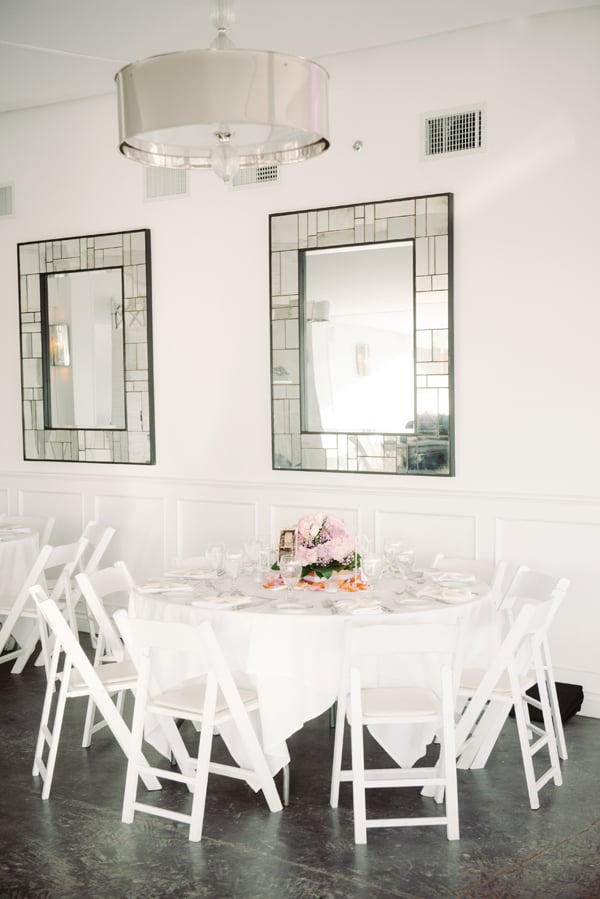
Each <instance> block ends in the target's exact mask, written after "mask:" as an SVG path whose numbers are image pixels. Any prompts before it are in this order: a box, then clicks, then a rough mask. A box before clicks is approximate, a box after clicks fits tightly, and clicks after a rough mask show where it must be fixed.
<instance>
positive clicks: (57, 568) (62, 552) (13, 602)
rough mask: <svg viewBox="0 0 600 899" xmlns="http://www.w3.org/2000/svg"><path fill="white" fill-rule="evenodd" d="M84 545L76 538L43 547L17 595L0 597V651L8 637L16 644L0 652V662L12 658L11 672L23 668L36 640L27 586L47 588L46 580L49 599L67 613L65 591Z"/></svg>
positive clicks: (35, 617)
mask: <svg viewBox="0 0 600 899" xmlns="http://www.w3.org/2000/svg"><path fill="white" fill-rule="evenodd" d="M86 545H87V541H86V540H84V539H83V538H80V539H79V540H78V541H77V542H76V543H65V544H62V545H61V546H49V545H46V546H43V547H42V548H41V550H40V552H39V554H38V557H37V559H36V560H35V562H34V564H33V566H32V568H31V570H30V571H29V574H28V575H27V577H26V578H25V581H24V583H23V586H22V587H21V589H20V590H19V593H18V594H17V596H16V597H12V598H11V597H6V598H3V599H0V615H6V618H5V621H4V623H3V625H2V629H1V630H0V653H1V652H2V650H3V649H4V647H5V646H6V644H7V642H8V640H9V638H10V637H11V636H12V637H13V638H14V639H15V641H16V643H17V644H18V645H17V648H16V649H12V650H11V651H9V652H6V653H4V654H3V655H1V656H0V662H8V661H11V660H12V659H14V660H15V664H14V665H13V667H12V673H13V674H20V673H21V672H22V671H23V668H24V667H25V665H26V664H27V661H28V659H29V657H30V656H31V654H32V653H33V651H34V649H35V646H36V644H37V642H38V639H39V630H38V627H37V617H38V616H37V611H36V608H35V606H34V604H33V603H32V601H31V598H30V595H29V589H30V587H32V586H33V585H35V584H41V585H43V586H44V587H47V585H48V582H50V583H51V584H52V590H51V594H50V595H51V598H52V599H53V600H54V601H55V602H56V603H57V604H59V605H60V606H61V608H62V609H64V610H65V612H66V613H67V614H68V591H69V588H70V581H71V577H72V575H73V571H74V570H75V567H76V565H77V563H78V561H79V559H80V558H81V556H82V554H83V552H84V551H85V548H86ZM24 620H29V621H30V622H32V626H31V627H29V628H27V629H26V630H25V631H24V632H23V634H21V632H20V625H22V624H23V622H24Z"/></svg>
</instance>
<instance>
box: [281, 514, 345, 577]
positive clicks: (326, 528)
mask: <svg viewBox="0 0 600 899" xmlns="http://www.w3.org/2000/svg"><path fill="white" fill-rule="evenodd" d="M296 531H297V547H296V555H297V557H298V559H299V560H300V561H301V562H302V564H303V566H305V567H308V566H311V565H314V566H315V567H333V566H335V565H339V566H344V565H351V564H353V562H354V553H355V543H354V540H353V539H352V538H351V537H349V536H348V534H347V533H346V529H345V527H344V522H343V521H342V520H341V519H339V518H335V516H333V515H324V514H323V513H322V512H320V513H318V514H317V515H305V516H304V517H303V518H301V519H300V521H299V522H298V524H297V526H296Z"/></svg>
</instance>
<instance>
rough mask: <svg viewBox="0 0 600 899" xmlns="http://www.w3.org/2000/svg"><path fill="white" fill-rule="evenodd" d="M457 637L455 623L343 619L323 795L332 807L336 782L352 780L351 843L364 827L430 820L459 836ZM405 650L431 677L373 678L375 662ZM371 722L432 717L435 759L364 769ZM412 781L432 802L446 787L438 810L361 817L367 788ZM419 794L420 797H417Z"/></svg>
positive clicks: (400, 656)
mask: <svg viewBox="0 0 600 899" xmlns="http://www.w3.org/2000/svg"><path fill="white" fill-rule="evenodd" d="M458 639H459V628H458V625H456V624H453V625H447V624H446V625H432V624H427V625H425V624H397V625H396V624H391V623H386V625H367V626H351V623H350V625H349V627H348V631H347V640H346V650H345V661H344V666H343V668H344V672H343V674H342V682H341V688H340V693H339V697H338V712H337V721H336V731H335V741H334V754H333V768H332V777H331V795H330V802H331V806H332V807H333V808H337V806H338V801H339V790H340V782H341V781H352V795H353V806H354V841H355V842H356V843H366V842H367V829H368V828H373V827H410V826H417V825H433V824H440V825H445V826H446V833H447V836H448V839H449V840H457V839H459V823H458V794H457V783H456V754H455V743H454V705H455V671H454V666H455V659H456V653H457V651H458ZM369 657H371V658H370V659H369ZM407 657H408V658H410V664H411V667H413V666H416V665H419V664H423V665H425V667H426V668H431V669H432V670H431V675H430V676H431V680H430V681H429V678H427V681H428V685H427V686H425V685H423V686H419V685H418V684H412V683H411V678H409V677H405V678H402V677H400V678H398V679H397V680H399V682H398V683H395V684H393V685H390V686H385V685H384V686H379V685H378V681H379V669H380V668H381V669H382V670H383V668H385V669H386V671H388V672H389V671H391V670H393V668H392V667H390V663H391V665H393V664H394V662H395V660H396V659H397V660H398V664H400V665H401V664H402V662H403V663H404V665H406V659H407ZM419 657H420V659H419ZM425 660H426V661H425ZM361 669H363V670H361ZM365 672H368V673H365ZM394 680H396V679H394ZM402 680H404V683H403V682H402ZM371 681H372V682H371ZM429 684H430V685H429ZM346 718H347V719H348V722H349V724H350V738H351V750H352V764H351V768H350V769H342V748H343V738H344V723H345V719H346ZM377 724H403V725H404V724H413V725H423V724H425V725H434V727H435V729H436V733H437V736H438V739H439V742H440V754H439V758H438V761H437V763H436V764H435V765H431V766H428V767H414V768H372V769H367V770H365V763H364V745H363V727H364V726H368V725H377ZM417 786H418V787H425V788H433V791H434V795H435V799H436V801H437V802H438V803H441V802H442V801H443V799H444V793H445V806H446V807H445V814H443V815H430V816H423V817H417V816H411V817H398V818H368V817H367V807H366V790H367V789H374V788H387V787H417ZM422 801H423V802H426V801H427V800H426V799H425V798H423V800H422Z"/></svg>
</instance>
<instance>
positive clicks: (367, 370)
mask: <svg viewBox="0 0 600 899" xmlns="http://www.w3.org/2000/svg"><path fill="white" fill-rule="evenodd" d="M356 374H357V375H359V376H360V377H366V376H367V375H370V374H371V347H370V345H369V344H368V343H357V344H356Z"/></svg>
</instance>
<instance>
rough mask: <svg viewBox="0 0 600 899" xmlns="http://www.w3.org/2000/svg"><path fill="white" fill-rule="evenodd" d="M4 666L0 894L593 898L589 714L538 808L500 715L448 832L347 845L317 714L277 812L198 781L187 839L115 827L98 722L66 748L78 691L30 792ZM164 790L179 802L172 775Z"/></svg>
mask: <svg viewBox="0 0 600 899" xmlns="http://www.w3.org/2000/svg"><path fill="white" fill-rule="evenodd" d="M9 669H10V665H6V664H5V665H0V707H1V709H2V741H1V749H0V782H1V791H2V792H1V798H0V807H1V812H2V814H1V815H0V897H3V899H4V897H11V899H25V897H27V899H70V897H77V899H82V897H94V899H104V897H107V899H108V897H110V899H114V897H123V899H125V897H127V899H138V897H139V899H142V897H143V899H152V897H173V899H179V897H193V896H206V897H215V899H288V897H289V899H334V897H335V899H337V897H350V899H355V897H356V899H376V897H404V899H409V897H410V899H445V897H460V899H476V897H486V899H513V897H514V899H516V897H527V899H533V897H540V899H541V897H544V899H554V897H556V899H583V897H586V899H592V897H594V899H598V897H600V856H599V848H600V720H596V719H591V718H584V717H581V716H578V717H577V718H575V719H573V720H571V721H570V722H569V723H568V725H567V728H566V735H567V741H568V744H569V753H570V756H569V759H568V761H566V762H563V763H562V770H563V777H564V783H563V785H562V786H561V787H555V786H554V785H553V784H549V785H547V786H546V787H545V788H544V790H543V791H542V802H541V808H540V809H539V810H538V811H535V812H534V811H531V809H530V808H529V805H528V802H527V796H526V791H525V783H524V778H523V773H522V769H521V765H520V755H519V751H518V744H517V739H516V732H515V729H514V722H513V721H509V722H507V725H506V728H505V731H504V733H503V735H502V738H501V741H500V742H499V744H498V745H497V746H496V748H495V750H494V753H493V755H492V758H491V759H490V761H489V763H488V766H487V768H486V769H485V770H483V771H461V772H459V798H460V813H461V839H460V840H459V841H456V842H448V840H447V839H446V835H445V830H444V828H441V827H417V828H408V829H407V828H402V829H390V828H387V829H385V830H375V831H370V832H369V842H368V845H367V846H355V844H354V841H353V831H352V806H351V794H350V785H349V784H345V785H343V786H342V794H341V803H340V807H339V809H337V810H333V809H331V808H330V807H329V803H328V793H329V765H330V757H331V749H332V740H333V737H332V733H333V732H332V731H330V729H329V725H328V718H327V716H326V715H324V716H322V717H320V718H318V719H316V720H315V721H313V722H311V723H310V724H308V725H307V726H306V727H305V728H304V729H303V730H302V731H301V732H299V733H298V734H296V735H295V736H294V737H293V738H292V739H291V740H290V752H291V755H292V785H291V804H290V806H289V807H288V808H286V809H284V811H283V812H281V813H278V814H273V815H271V814H270V813H269V812H268V810H267V807H266V804H265V803H264V802H263V800H262V798H261V796H260V794H259V795H255V794H254V793H253V792H252V791H251V790H249V789H248V787H247V786H246V785H245V784H244V783H240V782H236V781H231V780H223V779H217V778H211V779H210V781H209V799H208V803H207V811H206V818H205V828H204V836H203V838H202V841H201V842H200V843H190V842H189V841H188V839H187V828H186V827H185V825H182V824H177V823H175V822H172V821H166V820H163V819H159V818H156V817H150V816H147V815H142V814H138V815H136V818H135V820H134V823H133V824H129V825H128V824H123V823H121V796H122V790H123V783H124V772H125V760H124V757H123V755H122V754H121V752H120V750H119V749H118V747H117V746H116V744H115V742H114V741H113V739H112V737H111V735H110V734H109V733H108V732H106V731H105V732H102V733H100V734H98V735H96V737H95V738H94V742H93V744H92V747H91V749H89V750H83V749H81V748H80V745H79V744H80V735H81V728H82V723H83V712H84V708H83V706H82V705H81V704H80V701H70V703H68V706H71V708H68V713H67V717H66V719H65V725H64V729H63V737H62V741H61V746H60V749H59V755H58V764H57V770H56V774H55V778H54V784H53V787H52V794H51V797H50V799H49V800H47V801H45V802H44V801H42V800H41V798H40V792H41V781H40V779H39V778H36V777H33V776H32V774H31V764H32V754H33V746H34V739H35V735H36V731H37V721H38V718H39V713H40V707H41V701H42V694H43V689H44V675H43V672H42V670H41V669H39V668H37V669H36V668H34V667H33V666H28V667H27V668H26V669H25V672H24V673H23V674H22V675H17V676H15V675H11V674H10V671H9ZM377 753H378V749H377V747H375V746H371V747H370V749H369V754H370V755H371V756H374V755H376V754H377ZM167 789H168V790H169V791H170V792H173V793H177V794H178V796H177V797H176V798H177V800H178V801H181V803H182V804H185V803H187V801H188V797H187V796H186V795H185V793H184V792H183V791H182V790H181V788H180V787H179V785H176V786H174V787H173V786H170V785H169V786H168V787H167ZM142 790H143V788H142ZM152 795H153V796H156V794H152ZM373 801H374V802H377V801H378V798H377V797H375V796H374V798H373ZM379 801H380V803H381V804H382V807H383V808H384V809H387V810H389V807H390V806H391V803H392V802H393V801H395V802H402V804H403V807H404V808H410V809H412V810H413V811H415V812H418V810H419V809H420V808H421V807H423V808H426V807H427V803H430V802H431V801H430V800H425V799H422V798H421V797H420V795H419V794H418V791H416V790H415V791H403V792H402V793H401V794H400V795H399V794H398V791H390V790H388V791H385V793H384V795H383V796H382V797H381V798H380V799H379Z"/></svg>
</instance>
